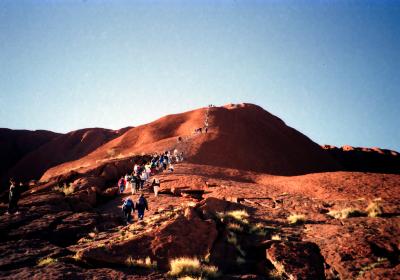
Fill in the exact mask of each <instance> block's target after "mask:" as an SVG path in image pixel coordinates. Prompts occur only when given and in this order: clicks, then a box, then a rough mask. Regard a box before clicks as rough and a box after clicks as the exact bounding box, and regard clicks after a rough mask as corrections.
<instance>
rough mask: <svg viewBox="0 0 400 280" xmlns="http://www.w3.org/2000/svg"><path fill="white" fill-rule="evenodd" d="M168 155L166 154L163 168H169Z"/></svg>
mask: <svg viewBox="0 0 400 280" xmlns="http://www.w3.org/2000/svg"><path fill="white" fill-rule="evenodd" d="M168 161H169V160H168V156H164V160H163V162H162V165H163V170H167V166H168Z"/></svg>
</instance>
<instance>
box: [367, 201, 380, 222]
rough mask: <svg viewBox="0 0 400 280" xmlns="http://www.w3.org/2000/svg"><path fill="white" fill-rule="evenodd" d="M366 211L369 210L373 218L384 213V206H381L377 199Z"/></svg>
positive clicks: (369, 214)
mask: <svg viewBox="0 0 400 280" xmlns="http://www.w3.org/2000/svg"><path fill="white" fill-rule="evenodd" d="M365 211H367V213H368V216H369V217H372V218H375V217H379V216H381V215H382V213H383V209H382V206H380V205H379V203H378V202H377V201H374V202H371V203H370V204H369V205H368V207H367V208H366V209H365Z"/></svg>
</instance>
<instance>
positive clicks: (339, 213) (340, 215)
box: [328, 208, 365, 219]
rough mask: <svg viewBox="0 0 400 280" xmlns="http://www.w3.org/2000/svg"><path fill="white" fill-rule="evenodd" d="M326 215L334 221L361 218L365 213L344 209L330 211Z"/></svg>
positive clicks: (353, 209)
mask: <svg viewBox="0 0 400 280" xmlns="http://www.w3.org/2000/svg"><path fill="white" fill-rule="evenodd" d="M328 215H329V216H331V217H333V218H335V219H347V218H350V217H362V216H365V213H364V212H363V211H360V210H358V209H355V208H345V209H342V210H331V211H329V212H328Z"/></svg>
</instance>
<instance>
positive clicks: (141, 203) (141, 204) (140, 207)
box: [136, 194, 149, 220]
mask: <svg viewBox="0 0 400 280" xmlns="http://www.w3.org/2000/svg"><path fill="white" fill-rule="evenodd" d="M136 209H137V211H138V219H139V220H143V217H144V210H145V209H146V210H147V211H148V210H149V207H148V205H147V200H146V198H145V197H144V195H143V194H140V197H139V199H138V201H137V203H136Z"/></svg>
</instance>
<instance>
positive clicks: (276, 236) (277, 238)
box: [271, 234, 282, 240]
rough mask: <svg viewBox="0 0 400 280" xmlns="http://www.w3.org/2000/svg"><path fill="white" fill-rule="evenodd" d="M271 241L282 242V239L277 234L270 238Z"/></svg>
mask: <svg viewBox="0 0 400 280" xmlns="http://www.w3.org/2000/svg"><path fill="white" fill-rule="evenodd" d="M271 240H282V238H281V237H280V236H279V234H275V235H272V236H271Z"/></svg>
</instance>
